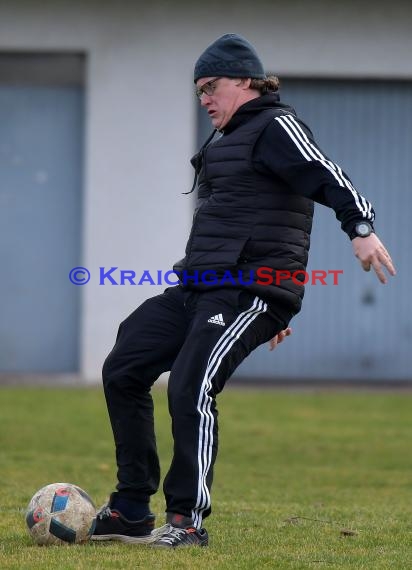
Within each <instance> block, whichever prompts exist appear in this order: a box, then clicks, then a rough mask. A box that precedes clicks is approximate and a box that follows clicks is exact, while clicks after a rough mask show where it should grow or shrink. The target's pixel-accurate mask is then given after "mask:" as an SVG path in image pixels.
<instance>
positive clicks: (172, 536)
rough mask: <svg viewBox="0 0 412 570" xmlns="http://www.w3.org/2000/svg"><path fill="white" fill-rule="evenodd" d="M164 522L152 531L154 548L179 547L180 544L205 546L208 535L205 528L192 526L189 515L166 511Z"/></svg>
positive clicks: (207, 541)
mask: <svg viewBox="0 0 412 570" xmlns="http://www.w3.org/2000/svg"><path fill="white" fill-rule="evenodd" d="M166 521H167V522H166V524H165V525H164V526H162V527H160V528H157V529H156V530H155V531H154V532H153V542H152V546H153V547H155V548H180V547H181V546H207V545H208V543H209V537H208V534H207V531H206V529H204V528H201V529H197V528H194V527H193V521H192V519H191V518H189V517H185V516H183V515H178V514H175V513H167V518H166Z"/></svg>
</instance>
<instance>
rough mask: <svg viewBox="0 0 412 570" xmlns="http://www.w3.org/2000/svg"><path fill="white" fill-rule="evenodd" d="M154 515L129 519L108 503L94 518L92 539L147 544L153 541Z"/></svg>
mask: <svg viewBox="0 0 412 570" xmlns="http://www.w3.org/2000/svg"><path fill="white" fill-rule="evenodd" d="M155 518H156V517H155V516H154V515H152V514H150V515H147V516H146V517H145V518H144V519H142V520H140V521H129V520H128V519H127V518H126V517H124V516H123V515H122V514H121V513H120V512H119V511H117V510H116V509H112V508H111V507H110V501H109V504H108V505H106V506H104V507H103V508H102V509H101V510H100V511H99V512H98V513H97V518H96V528H95V530H94V533H93V535H92V537H91V539H92V540H119V541H120V542H128V543H132V544H148V543H150V542H153V540H154V539H155V537H156V536H157V535H155V536H152V530H153V529H154V524H155Z"/></svg>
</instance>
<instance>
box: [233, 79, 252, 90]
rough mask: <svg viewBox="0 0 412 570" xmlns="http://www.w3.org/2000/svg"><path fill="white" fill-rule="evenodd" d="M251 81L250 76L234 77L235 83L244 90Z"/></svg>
mask: <svg viewBox="0 0 412 570" xmlns="http://www.w3.org/2000/svg"><path fill="white" fill-rule="evenodd" d="M251 81H252V80H251V79H250V77H241V78H239V79H236V85H239V87H241V88H242V89H245V90H246V89H249V87H250V83H251Z"/></svg>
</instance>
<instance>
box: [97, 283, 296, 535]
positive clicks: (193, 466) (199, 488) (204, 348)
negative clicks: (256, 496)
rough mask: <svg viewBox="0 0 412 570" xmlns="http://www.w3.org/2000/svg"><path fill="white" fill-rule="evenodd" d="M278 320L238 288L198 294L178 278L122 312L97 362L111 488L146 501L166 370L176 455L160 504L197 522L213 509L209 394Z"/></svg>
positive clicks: (155, 467) (214, 440)
mask: <svg viewBox="0 0 412 570" xmlns="http://www.w3.org/2000/svg"><path fill="white" fill-rule="evenodd" d="M284 326H285V325H284V323H281V322H278V321H276V320H275V319H274V318H273V317H271V316H269V315H268V312H267V306H266V304H265V303H264V302H263V301H262V300H260V299H259V298H258V297H255V296H254V295H252V294H250V293H248V292H247V291H246V290H244V289H243V290H240V289H239V290H238V289H226V290H223V289H220V290H213V289H211V290H210V291H207V292H202V293H196V292H187V291H184V290H183V289H182V288H181V287H180V286H177V287H172V288H169V289H167V290H166V291H165V292H164V293H163V294H162V295H158V296H156V297H153V298H151V299H149V300H148V301H145V302H144V303H143V304H142V305H141V306H140V307H139V308H138V309H136V310H135V311H134V312H133V313H132V314H131V315H130V316H129V317H128V318H127V319H126V320H125V321H123V322H122V323H121V325H120V327H119V332H118V335H117V339H116V344H115V346H114V348H113V350H112V351H111V353H110V354H109V356H108V357H107V359H106V361H105V363H104V366H103V383H104V390H105V396H106V402H107V406H108V410H109V415H110V420H111V425H112V429H113V434H114V439H115V444H116V460H117V465H118V485H117V489H118V491H119V492H121V493H123V494H125V495H126V494H127V495H128V496H130V497H134V498H136V499H138V500H140V501H149V498H150V496H151V495H152V494H154V493H155V492H156V491H157V489H158V486H159V480H160V470H159V461H158V456H157V451H156V441H155V435H154V424H153V401H152V397H151V395H150V388H151V386H152V384H153V383H154V382H155V380H156V379H157V378H158V377H159V375H160V374H161V373H162V372H166V371H168V370H170V377H169V384H168V399H169V411H170V415H171V418H172V431H173V439H174V454H173V461H172V464H171V466H170V469H169V472H168V473H167V475H166V478H165V481H164V493H165V497H166V510H167V511H168V512H174V513H180V514H182V515H185V516H189V517H192V519H193V522H194V525H195V526H196V527H198V528H200V526H201V524H202V519H203V518H204V517H205V516H207V515H209V514H210V511H211V502H210V487H211V483H212V476H213V465H214V462H215V459H216V454H217V445H218V426H217V412H216V401H215V397H216V395H217V394H218V393H219V392H220V391H221V390H222V389H223V387H224V385H225V382H226V380H227V379H228V378H229V377H230V376H231V374H232V373H233V371H234V370H235V369H236V367H237V366H238V365H239V364H240V363H241V362H242V360H243V359H244V358H245V357H246V356H247V355H248V354H249V353H250V352H251V351H252V350H253V349H255V348H256V347H257V346H259V345H260V344H262V343H264V342H266V341H268V340H270V339H271V338H272V337H273V336H274V335H275V334H277V333H278V332H279V331H280V330H281V329H282V328H283V327H284Z"/></svg>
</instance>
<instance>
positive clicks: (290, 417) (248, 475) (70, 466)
mask: <svg viewBox="0 0 412 570" xmlns="http://www.w3.org/2000/svg"><path fill="white" fill-rule="evenodd" d="M154 396H155V401H156V418H157V432H158V445H159V453H160V455H161V458H162V467H163V473H165V470H166V468H167V464H168V461H169V460H170V449H171V440H170V434H169V432H170V422H169V418H168V414H167V405H166V394H165V391H164V390H162V389H158V390H155V393H154ZM219 403H220V406H219V408H220V427H221V432H220V433H221V437H220V442H221V443H220V453H219V457H218V462H217V466H216V472H215V483H214V489H213V499H214V503H213V515H212V516H211V517H210V519H208V520H206V524H205V526H206V527H207V529H208V531H209V534H210V536H211V544H210V547H209V548H208V549H187V550H177V551H172V552H169V551H167V552H164V551H158V550H151V549H150V548H148V547H144V546H125V545H122V544H112V543H103V544H93V543H88V544H86V545H83V546H67V547H37V546H35V545H34V544H33V543H32V542H31V539H30V537H29V535H28V533H27V531H26V528H25V522H24V511H25V507H26V505H27V503H28V501H29V500H30V498H31V496H32V495H33V493H34V492H35V491H36V490H37V489H38V488H40V487H42V486H44V485H46V484H48V483H52V482H56V481H69V482H73V483H76V484H78V485H80V486H81V487H83V488H84V489H85V490H86V491H88V492H89V494H90V495H91V496H92V497H93V498H94V500H95V502H96V503H97V504H98V505H100V504H102V503H103V502H104V501H105V499H106V498H107V495H108V493H110V492H111V490H113V488H114V483H115V480H114V474H115V467H114V450H113V444H112V438H111V432H110V429H109V424H108V419H107V416H106V409H105V404H104V399H103V395H102V393H101V391H100V390H98V389H69V388H64V389H54V390H53V389H46V388H41V389H40V388H38V389H35V388H33V389H31V388H24V389H22V388H4V389H1V390H0V481H1V486H0V489H1V490H0V568H16V569H23V568H42V569H49V568H59V569H78V568H79V569H82V568H84V569H86V568H87V569H91V568H119V569H128V568H147V569H152V568H155V569H163V568H167V569H169V568H170V569H174V568H176V569H186V568H187V569H189V568H197V567H204V568H222V569H227V570H229V569H230V570H233V569H254V568H256V569H258V568H259V569H260V568H279V569H289V568H291V569H292V568H293V569H298V568H338V569H346V568H357V569H358V568H362V569H363V568H364V569H367V570H375V569H376V570H378V569H383V568H385V569H386V568H387V569H391V570H393V569H410V568H412V517H411V515H412V453H411V442H412V421H411V419H412V412H411V407H412V406H411V404H412V394H409V393H378V392H371V393H361V392H358V393H357V392H353V393H350V392H341V393H339V392H329V393H328V392H319V393H316V392H313V393H304V392H295V393H291V392H284V391H269V390H266V391H261V392H259V391H253V390H235V389H232V390H230V389H227V390H226V392H225V393H224V394H222V395H221V397H220V400H219ZM152 507H153V510H154V512H155V513H156V514H157V515H158V517H159V518H158V521H159V524H163V510H164V505H163V498H162V495H161V493H158V494H157V495H156V496H155V497H154V500H153V504H152ZM343 529H348V530H351V531H353V533H354V534H353V535H351V536H344V535H343V534H342V530H343Z"/></svg>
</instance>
